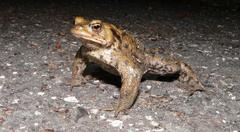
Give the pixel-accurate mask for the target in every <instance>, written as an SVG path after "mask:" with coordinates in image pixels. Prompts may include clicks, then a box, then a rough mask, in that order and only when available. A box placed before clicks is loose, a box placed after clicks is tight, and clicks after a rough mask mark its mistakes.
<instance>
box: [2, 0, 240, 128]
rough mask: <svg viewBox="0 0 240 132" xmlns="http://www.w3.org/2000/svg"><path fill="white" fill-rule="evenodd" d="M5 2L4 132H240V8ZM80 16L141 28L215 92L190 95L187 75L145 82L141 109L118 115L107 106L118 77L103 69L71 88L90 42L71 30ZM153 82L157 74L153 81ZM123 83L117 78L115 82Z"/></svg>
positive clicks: (148, 42) (148, 43)
mask: <svg viewBox="0 0 240 132" xmlns="http://www.w3.org/2000/svg"><path fill="white" fill-rule="evenodd" d="M24 2H26V1H18V3H16V1H8V2H1V3H0V131H1V132H9V131H10V132H26V131H28V132H35V131H36V132H38V131H41V132H55V131H56V132H80V131H81V132H88V131H89V132H92V131H98V132H106V131H109V132H112V131H123V132H126V131H128V132H135V131H139V132H143V131H144V132H204V131H205V132H239V131H240V70H239V69H240V60H239V57H240V42H239V41H240V24H239V23H240V19H239V18H240V16H239V10H238V9H239V8H238V9H237V8H236V9H235V8H232V9H226V8H221V7H212V6H208V7H207V6H204V5H202V6H197V5H193V6H191V5H190V4H188V3H181V4H179V3H178V4H176V3H175V4H169V3H164V2H163V3H160V2H159V3H138V4H126V3H125V2H118V1H115V2H113V3H112V5H110V4H108V3H107V4H106V3H101V2H99V3H97V4H96V3H90V2H89V3H87V2H82V3H81V2H77V1H74V2H69V1H67V2H66V1H65V2H64V1H62V2H61V1H59V2H57V3H55V4H54V2H49V1H48V2H45V3H40V1H38V2H37V1H34V2H30V3H27V2H26V3H25V4H23V3H24ZM76 15H81V16H85V17H87V18H98V19H102V20H105V21H108V22H111V23H114V24H116V25H119V26H120V27H122V28H123V29H125V30H127V31H128V32H130V33H132V34H133V35H134V36H135V37H137V38H138V39H139V40H141V41H142V42H143V44H144V45H145V47H147V48H160V49H162V50H160V51H157V52H156V54H158V55H162V54H164V55H173V56H176V57H178V58H181V59H183V60H184V61H186V62H187V63H189V64H190V65H191V66H192V67H193V69H194V70H195V71H196V72H197V73H198V75H199V76H200V78H201V80H202V81H203V82H204V84H205V85H206V89H208V91H209V92H208V93H205V92H196V93H195V94H194V95H192V96H188V94H187V93H186V90H184V86H182V85H180V84H179V82H178V81H176V80H173V81H169V80H168V79H166V78H164V77H161V78H160V79H158V80H156V79H151V80H144V81H143V82H142V83H141V86H140V91H141V92H140V94H139V96H138V99H137V101H136V103H135V104H134V106H133V107H132V108H131V109H130V110H129V111H128V112H127V114H126V115H120V116H119V117H118V118H114V116H113V112H107V111H101V109H102V108H105V107H108V106H111V105H113V104H114V103H115V102H116V101H117V98H118V96H119V85H120V84H119V82H120V81H119V78H116V77H113V76H111V75H107V74H106V73H102V72H103V71H100V70H98V68H96V67H94V66H92V68H91V67H90V68H89V71H90V73H89V74H90V75H91V74H93V75H92V76H94V74H95V73H92V72H100V73H97V76H96V77H94V78H93V79H91V80H90V81H89V82H88V83H86V84H84V85H82V86H79V87H76V88H74V89H73V90H72V91H71V90H70V87H69V86H68V85H66V82H67V81H68V80H69V79H70V77H71V65H72V61H73V58H74V55H75V53H76V51H77V50H78V48H79V47H80V46H81V42H80V41H78V40H77V39H76V38H74V37H73V36H72V35H71V34H70V32H69V30H70V28H71V27H72V25H73V17H74V16H76ZM146 78H148V77H146ZM115 80H117V81H115Z"/></svg>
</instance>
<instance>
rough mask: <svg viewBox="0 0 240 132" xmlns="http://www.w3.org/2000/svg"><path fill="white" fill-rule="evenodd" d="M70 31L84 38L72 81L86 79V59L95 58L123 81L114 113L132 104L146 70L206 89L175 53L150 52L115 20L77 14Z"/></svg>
mask: <svg viewBox="0 0 240 132" xmlns="http://www.w3.org/2000/svg"><path fill="white" fill-rule="evenodd" d="M71 33H72V34H73V35H74V36H75V37H77V38H79V39H81V40H82V41H83V45H82V46H81V48H80V49H79V51H78V52H77V54H76V57H75V60H74V62H73V68H72V80H71V85H72V86H76V85H80V84H81V83H82V82H84V80H85V79H84V77H83V76H82V73H83V71H84V69H85V67H86V64H87V62H94V63H96V64H97V65H99V66H100V67H101V68H103V69H104V70H106V71H108V72H110V73H112V74H115V75H119V76H120V77H121V81H122V85H121V90H120V98H119V101H118V103H117V105H116V106H115V107H114V111H115V116H117V115H118V114H119V112H121V111H125V110H126V109H129V108H130V107H131V106H132V105H133V103H134V101H135V99H136V97H137V95H138V91H139V84H140V82H141V79H142V76H143V74H145V73H151V74H159V75H171V74H178V75H179V77H178V79H179V81H180V82H183V83H186V84H188V85H189V87H190V88H189V90H191V91H192V92H194V91H197V90H199V91H201V90H203V85H202V83H201V82H200V81H199V79H198V77H197V76H196V74H195V73H194V71H193V70H192V68H191V67H190V66H189V65H188V64H186V63H185V62H183V61H181V60H179V59H176V58H174V57H170V56H169V57H162V56H157V55H152V54H149V53H147V52H146V50H145V49H144V48H143V46H141V44H140V43H139V42H138V41H137V40H136V39H135V38H133V37H132V36H131V35H129V34H128V33H126V32H125V31H123V30H121V29H120V28H118V27H116V26H115V25H113V24H110V23H106V22H103V21H101V20H87V19H84V18H83V17H76V18H75V25H74V27H73V28H72V29H71Z"/></svg>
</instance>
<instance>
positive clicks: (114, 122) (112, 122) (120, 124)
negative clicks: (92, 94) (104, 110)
mask: <svg viewBox="0 0 240 132" xmlns="http://www.w3.org/2000/svg"><path fill="white" fill-rule="evenodd" d="M107 121H108V122H110V125H111V126H112V127H118V128H120V129H122V128H123V122H122V121H120V120H111V119H108V120H107Z"/></svg>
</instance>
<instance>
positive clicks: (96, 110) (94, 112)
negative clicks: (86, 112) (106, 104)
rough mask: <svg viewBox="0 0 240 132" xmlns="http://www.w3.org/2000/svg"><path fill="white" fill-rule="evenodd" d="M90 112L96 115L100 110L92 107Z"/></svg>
mask: <svg viewBox="0 0 240 132" xmlns="http://www.w3.org/2000/svg"><path fill="white" fill-rule="evenodd" d="M90 112H91V113H93V114H95V115H96V114H97V113H98V112H99V110H98V109H91V110H90Z"/></svg>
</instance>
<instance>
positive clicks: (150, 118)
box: [145, 116, 153, 121]
mask: <svg viewBox="0 0 240 132" xmlns="http://www.w3.org/2000/svg"><path fill="white" fill-rule="evenodd" d="M145 118H146V119H147V120H149V121H152V120H153V118H152V116H145Z"/></svg>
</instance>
